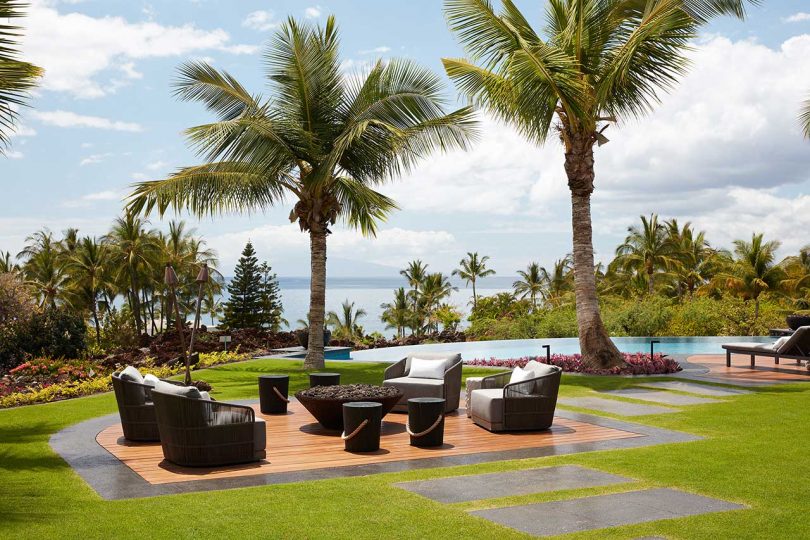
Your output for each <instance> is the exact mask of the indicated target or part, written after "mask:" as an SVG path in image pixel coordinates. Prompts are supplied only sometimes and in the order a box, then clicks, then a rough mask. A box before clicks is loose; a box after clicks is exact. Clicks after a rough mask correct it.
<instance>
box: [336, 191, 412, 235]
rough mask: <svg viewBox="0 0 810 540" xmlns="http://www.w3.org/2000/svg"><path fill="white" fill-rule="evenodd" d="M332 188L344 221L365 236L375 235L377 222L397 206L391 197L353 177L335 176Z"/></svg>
mask: <svg viewBox="0 0 810 540" xmlns="http://www.w3.org/2000/svg"><path fill="white" fill-rule="evenodd" d="M332 189H333V190H334V193H335V196H336V197H337V199H338V201H339V202H340V204H341V205H342V207H343V212H344V214H343V215H344V217H345V219H346V222H347V223H348V224H349V225H351V226H352V227H356V228H358V229H360V232H362V233H363V234H364V235H367V236H376V234H377V223H378V222H379V221H383V220H385V219H386V218H387V217H388V214H390V213H391V212H392V211H394V210H397V209H398V208H399V207H398V206H397V203H396V202H394V200H393V199H391V198H389V197H386V196H385V195H383V194H382V193H379V192H377V191H374V190H373V189H371V188H370V187H368V186H367V185H365V184H364V183H362V182H360V181H358V180H355V179H353V178H347V177H338V178H336V179H335V181H334V183H333V184H332Z"/></svg>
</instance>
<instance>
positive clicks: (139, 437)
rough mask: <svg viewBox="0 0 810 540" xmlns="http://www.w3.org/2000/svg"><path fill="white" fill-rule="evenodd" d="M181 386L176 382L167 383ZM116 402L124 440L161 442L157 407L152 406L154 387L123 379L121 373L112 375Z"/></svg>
mask: <svg viewBox="0 0 810 540" xmlns="http://www.w3.org/2000/svg"><path fill="white" fill-rule="evenodd" d="M165 382H167V383H170V384H180V383H178V382H175V381H165ZM112 385H113V391H114V392H115V401H116V402H117V403H118V415H119V416H120V417H121V427H122V428H123V430H124V438H125V439H127V440H129V441H159V440H160V434H159V433H158V427H157V420H156V419H155V407H154V405H153V404H152V393H151V392H152V386H150V385H148V384H142V383H138V382H135V381H133V380H129V379H126V378H121V372H120V371H117V372H115V373H113V375H112Z"/></svg>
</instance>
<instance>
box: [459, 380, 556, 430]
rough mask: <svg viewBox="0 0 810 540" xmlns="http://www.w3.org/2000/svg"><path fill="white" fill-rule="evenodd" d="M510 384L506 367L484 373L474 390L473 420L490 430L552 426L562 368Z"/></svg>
mask: <svg viewBox="0 0 810 540" xmlns="http://www.w3.org/2000/svg"><path fill="white" fill-rule="evenodd" d="M550 367H551V368H552V369H551V373H548V374H546V375H542V376H540V377H535V378H532V379H528V380H525V381H521V382H516V383H513V384H509V378H510V377H511V375H512V373H511V372H509V371H507V372H504V373H498V374H497V375H490V376H489V377H484V378H483V380H482V381H481V389H479V390H474V391H473V393H472V400H471V409H472V411H471V412H472V420H473V422H475V423H476V424H478V425H479V426H481V427H483V428H486V429H488V430H489V431H532V430H538V431H539V430H543V429H548V428H549V427H551V424H552V422H553V421H554V410H555V409H556V408H557V392H558V391H559V389H560V379H561V378H562V369H560V368H558V367H556V366H550Z"/></svg>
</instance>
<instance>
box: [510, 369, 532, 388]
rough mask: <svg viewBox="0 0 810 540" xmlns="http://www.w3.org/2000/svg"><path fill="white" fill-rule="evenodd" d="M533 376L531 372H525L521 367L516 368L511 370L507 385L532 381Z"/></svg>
mask: <svg viewBox="0 0 810 540" xmlns="http://www.w3.org/2000/svg"><path fill="white" fill-rule="evenodd" d="M535 376H536V375H535V374H534V372H533V371H530V370H528V371H527V370H525V369H523V368H521V367H516V368H515V369H513V370H512V376H511V377H509V384H514V383H519V382H523V381H528V380H529V379H534V378H535Z"/></svg>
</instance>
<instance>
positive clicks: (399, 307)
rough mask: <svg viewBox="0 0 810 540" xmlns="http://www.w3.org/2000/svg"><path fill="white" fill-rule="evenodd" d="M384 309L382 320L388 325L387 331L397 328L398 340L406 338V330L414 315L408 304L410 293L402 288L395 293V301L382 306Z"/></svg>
mask: <svg viewBox="0 0 810 540" xmlns="http://www.w3.org/2000/svg"><path fill="white" fill-rule="evenodd" d="M380 307H381V308H382V309H383V312H382V315H381V317H380V318H381V319H382V321H383V322H384V323H386V327H385V328H386V329H390V328H396V330H397V338H399V339H402V338H404V337H405V328H406V327H407V326H408V325H409V324H410V323H411V321H412V319H413V314H412V312H411V306H410V304H409V303H408V293H407V292H405V287H400V288H399V289H396V290H395V291H394V301H393V302H391V303H385V304H380Z"/></svg>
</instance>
